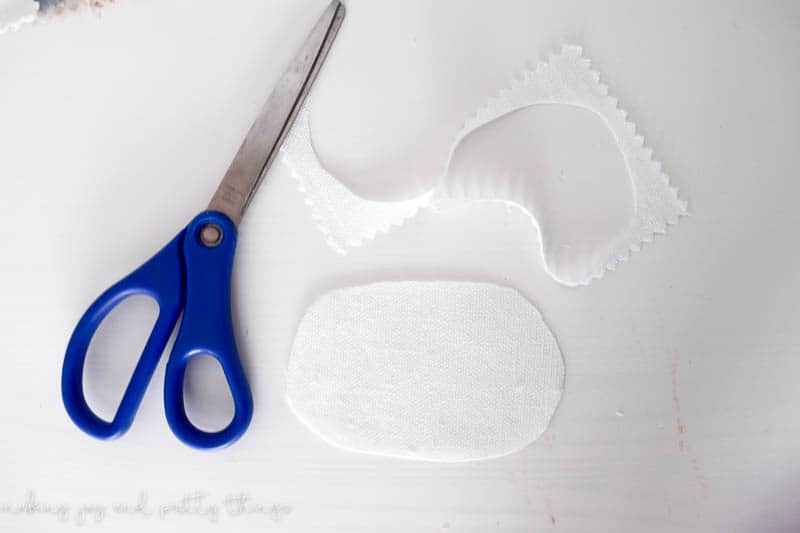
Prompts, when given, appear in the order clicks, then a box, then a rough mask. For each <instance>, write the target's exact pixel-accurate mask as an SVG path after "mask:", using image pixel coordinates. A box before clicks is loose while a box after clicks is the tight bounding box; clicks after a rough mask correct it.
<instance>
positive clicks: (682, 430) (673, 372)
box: [670, 353, 706, 493]
mask: <svg viewBox="0 0 800 533" xmlns="http://www.w3.org/2000/svg"><path fill="white" fill-rule="evenodd" d="M670 376H671V379H672V407H673V409H674V410H675V433H676V434H677V436H678V451H680V452H681V454H684V455H687V456H688V458H689V465H690V467H691V469H692V473H693V474H694V478H695V480H696V481H697V484H698V485H700V488H701V489H703V492H704V493H705V491H706V481H705V475H704V474H703V469H702V467H701V466H700V462H699V461H698V460H697V457H695V456H694V455H693V454H692V452H691V449H690V447H689V444H688V443H687V442H686V439H685V438H684V436H685V435H686V424H685V423H684V422H683V418H682V417H681V402H680V398H679V396H678V354H677V353H675V354H673V357H672V365H671V369H670Z"/></svg>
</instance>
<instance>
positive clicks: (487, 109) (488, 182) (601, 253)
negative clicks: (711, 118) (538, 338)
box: [282, 46, 687, 286]
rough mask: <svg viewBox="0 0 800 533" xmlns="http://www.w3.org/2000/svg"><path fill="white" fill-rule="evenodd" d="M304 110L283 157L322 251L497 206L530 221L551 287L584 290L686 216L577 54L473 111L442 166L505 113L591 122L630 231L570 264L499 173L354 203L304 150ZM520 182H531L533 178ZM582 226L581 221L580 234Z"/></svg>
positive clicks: (567, 50) (556, 59)
mask: <svg viewBox="0 0 800 533" xmlns="http://www.w3.org/2000/svg"><path fill="white" fill-rule="evenodd" d="M308 105H309V104H308V103H307V104H306V107H304V108H303V110H302V111H301V112H300V115H299V117H298V120H297V123H296V125H295V127H294V129H293V131H292V132H291V134H290V135H289V137H288V139H287V141H286V143H285V144H284V146H283V148H282V154H283V158H284V161H285V163H286V164H287V165H288V166H289V168H290V169H291V172H292V175H293V176H294V178H295V179H296V180H297V183H298V187H299V189H300V190H301V191H302V192H303V194H304V195H305V200H306V204H307V205H309V207H310V209H311V213H312V217H313V218H314V220H315V221H316V222H317V225H318V226H319V228H320V229H321V230H322V232H323V233H324V234H325V236H326V240H327V242H328V243H329V244H330V245H331V247H333V248H334V249H335V250H337V251H338V252H340V253H346V252H347V250H348V249H350V248H352V247H354V246H359V245H361V244H363V243H364V242H366V241H368V240H370V239H373V238H375V236H376V235H377V234H379V233H383V232H388V231H390V230H391V228H392V227H395V226H399V225H401V224H403V223H404V222H405V221H406V220H408V219H410V218H412V217H414V216H415V215H416V214H417V213H418V212H419V210H420V209H423V208H436V209H446V208H448V207H451V206H453V205H457V204H460V203H464V202H474V201H497V202H502V203H505V204H511V205H514V206H516V207H519V208H521V209H523V210H524V211H525V212H526V213H527V214H528V215H529V216H530V221H531V224H532V226H533V227H534V228H535V230H536V231H537V232H538V233H539V241H540V246H541V255H542V258H543V263H544V268H545V270H546V271H547V272H548V274H550V275H551V276H552V277H553V279H555V280H556V281H558V282H560V283H563V284H565V285H570V286H574V285H586V284H588V283H589V282H591V281H592V280H593V279H597V278H600V277H602V276H603V274H604V273H605V271H606V270H613V269H615V268H616V266H617V265H618V263H619V262H620V261H624V260H626V259H627V258H628V256H629V255H630V252H632V251H637V250H639V249H640V248H641V245H642V243H644V242H649V241H651V240H652V239H653V236H654V235H655V234H659V233H665V232H666V230H667V227H668V225H670V224H675V223H676V222H677V219H678V218H679V217H680V216H682V215H686V214H687V210H686V202H685V201H683V200H681V199H680V198H679V197H678V195H677V191H676V190H675V189H674V188H672V187H670V185H669V178H668V177H667V176H666V174H664V173H663V171H662V169H661V165H660V163H658V162H657V161H655V160H653V159H652V150H650V149H649V148H647V147H646V146H645V143H644V139H643V137H642V136H641V135H638V134H637V133H636V128H635V126H634V125H633V124H632V123H631V122H629V121H628V120H627V115H626V113H625V112H624V111H623V110H621V109H619V107H618V106H617V100H616V99H615V98H613V97H611V96H609V94H608V87H607V86H606V85H604V84H603V83H601V81H600V76H599V74H598V73H597V72H595V71H594V70H592V68H591V64H590V62H589V60H587V59H586V58H584V57H583V53H582V49H581V48H580V47H578V46H564V47H563V48H562V49H561V51H560V52H559V53H556V54H553V55H551V56H550V57H549V58H548V61H547V62H546V63H539V64H538V65H537V67H536V68H535V69H532V70H528V71H525V72H523V73H522V75H521V76H519V77H518V78H516V79H515V80H514V81H513V82H512V84H511V87H510V88H509V89H507V90H503V91H501V92H500V93H499V94H498V95H497V96H496V97H494V98H492V99H490V100H489V101H488V103H487V104H486V105H485V106H483V107H482V108H480V109H479V110H477V111H476V113H474V114H473V116H472V117H471V118H469V119H468V120H467V121H466V123H465V125H464V127H463V128H462V129H461V131H459V132H458V133H457V135H456V136H455V141H454V143H453V145H452V147H451V149H450V159H449V161H450V162H452V158H453V156H454V154H455V153H456V152H457V150H458V149H459V147H460V146H461V145H462V144H463V143H464V141H465V139H466V138H467V137H469V136H470V135H471V134H473V133H476V132H477V131H478V130H480V129H482V128H483V127H485V126H487V125H489V124H490V123H492V122H495V121H498V120H499V119H501V118H502V117H505V116H507V115H509V114H511V113H512V112H514V111H518V110H522V109H526V108H530V107H532V106H537V105H566V106H574V107H580V108H583V109H586V110H589V111H591V112H593V114H594V115H596V117H597V118H598V119H600V120H602V121H603V122H604V123H605V125H606V126H607V129H608V130H609V132H610V133H611V135H612V137H613V145H616V147H617V149H618V151H619V152H620V154H621V156H622V157H623V158H624V168H625V170H626V171H627V174H628V176H627V177H628V179H629V181H630V184H631V189H632V197H633V198H632V202H633V209H631V212H630V214H627V213H623V215H624V216H625V217H627V219H628V220H629V221H628V223H627V224H624V225H623V227H622V229H621V230H619V231H616V232H614V233H613V234H609V235H607V236H604V238H603V241H602V242H592V243H589V245H588V248H589V250H588V252H587V251H586V250H585V249H586V248H587V246H584V252H583V253H582V254H578V253H575V255H574V257H572V258H569V259H571V260H569V261H556V260H554V259H553V258H554V257H555V256H556V254H555V252H554V251H553V250H548V249H547V248H548V246H550V243H551V242H559V239H558V238H554V237H553V236H552V235H549V234H547V233H546V232H547V231H548V230H547V228H545V227H543V225H542V224H541V223H540V221H539V220H538V219H537V217H539V216H541V213H540V212H538V211H537V209H536V204H537V202H539V203H541V201H542V198H541V194H538V195H537V190H536V185H535V183H533V184H532V185H531V186H529V187H525V186H523V187H516V186H509V172H508V171H507V170H508V169H502V168H497V169H494V170H492V169H491V168H488V169H487V168H480V169H476V171H477V172H482V173H484V175H483V176H482V177H481V179H480V180H479V183H480V187H474V184H475V180H474V179H473V178H474V172H473V173H470V172H464V169H459V172H452V170H453V169H452V168H451V165H450V163H448V165H447V168H448V170H447V171H446V172H445V174H444V175H443V176H442V177H441V180H440V183H439V185H438V186H437V187H436V188H434V189H433V190H431V191H429V192H428V193H426V194H424V195H421V196H419V197H417V198H412V199H410V200H404V201H400V202H376V201H371V200H367V199H364V198H361V197H359V196H357V195H356V194H354V193H353V192H352V191H350V190H349V189H348V188H347V187H345V186H344V185H343V184H342V183H341V182H340V181H339V180H338V179H336V177H334V176H332V175H331V174H330V173H329V172H328V171H327V170H326V169H325V168H324V166H323V165H322V163H320V161H319V159H318V157H317V155H316V153H315V151H314V148H313V144H312V140H311V132H310V127H309V123H308V116H309V113H308ZM531 152H533V151H531ZM598 176H599V177H598V179H601V178H602V176H601V175H599V174H598ZM525 178H526V179H527V180H528V181H531V182H533V181H534V180H533V178H535V176H534V177H531V176H527V177H525ZM557 208H558V206H555V209H557ZM571 208H572V206H571V205H565V206H563V209H564V210H569V209H571ZM591 223H592V222H591V220H589V219H587V221H586V223H585V225H590V224H591ZM558 252H559V253H562V252H563V250H558ZM562 255H563V254H562Z"/></svg>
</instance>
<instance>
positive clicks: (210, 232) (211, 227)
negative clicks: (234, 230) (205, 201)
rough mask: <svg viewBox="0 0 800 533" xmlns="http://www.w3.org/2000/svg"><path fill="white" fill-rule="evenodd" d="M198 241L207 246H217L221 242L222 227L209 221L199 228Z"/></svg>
mask: <svg viewBox="0 0 800 533" xmlns="http://www.w3.org/2000/svg"><path fill="white" fill-rule="evenodd" d="M200 242H202V243H203V244H204V245H206V246H208V247H209V248H213V247H215V246H219V244H220V243H221V242H222V228H220V227H219V226H218V225H217V224H214V223H213V222H209V223H208V224H206V225H205V226H203V227H202V228H200Z"/></svg>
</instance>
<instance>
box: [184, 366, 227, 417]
mask: <svg viewBox="0 0 800 533" xmlns="http://www.w3.org/2000/svg"><path fill="white" fill-rule="evenodd" d="M183 408H184V411H185V412H186V417H187V418H188V419H189V421H190V422H191V423H192V425H194V426H195V427H196V428H197V429H201V430H203V431H207V432H217V431H222V430H223V429H225V428H226V427H228V426H229V425H230V423H231V422H232V421H233V417H234V414H235V411H236V408H235V405H234V403H233V395H232V393H231V389H230V384H229V383H228V379H227V378H226V377H225V373H224V371H223V369H222V365H220V363H219V361H217V360H216V358H214V357H212V356H211V355H209V354H201V355H198V356H195V357H193V358H192V359H191V360H190V361H189V362H188V364H187V366H186V374H185V376H184V379H183Z"/></svg>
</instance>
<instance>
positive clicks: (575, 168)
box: [442, 104, 634, 285]
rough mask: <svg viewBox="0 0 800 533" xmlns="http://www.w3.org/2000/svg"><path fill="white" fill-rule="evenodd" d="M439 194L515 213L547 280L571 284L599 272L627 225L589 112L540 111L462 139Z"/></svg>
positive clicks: (607, 134)
mask: <svg viewBox="0 0 800 533" xmlns="http://www.w3.org/2000/svg"><path fill="white" fill-rule="evenodd" d="M442 185H443V188H444V194H445V195H446V196H449V197H451V198H459V199H464V200H489V201H500V202H505V203H509V204H513V205H515V206H518V207H520V208H521V209H522V210H523V211H524V212H526V213H527V214H528V215H529V216H530V217H531V219H532V222H533V225H534V226H535V227H536V228H537V229H538V232H539V237H540V246H541V253H542V259H543V261H544V263H545V265H544V266H545V268H546V270H547V272H548V273H550V274H551V275H552V276H553V277H555V278H556V279H558V280H559V281H561V282H563V283H566V284H569V285H576V284H580V283H581V282H583V281H584V280H585V279H587V278H588V277H590V275H591V272H592V270H593V269H595V268H596V265H598V264H600V265H603V264H604V262H605V259H606V258H607V257H608V256H609V255H610V254H611V252H612V250H613V249H614V246H615V243H616V241H617V240H618V239H620V238H621V237H623V236H624V235H625V233H626V231H627V229H628V227H629V226H630V224H631V222H632V220H633V206H634V200H633V190H632V184H631V178H630V174H629V172H628V169H627V167H626V164H625V160H624V158H623V155H622V152H621V151H620V150H619V148H618V146H617V143H616V140H615V139H614V136H613V133H612V132H611V130H610V129H609V128H608V125H607V124H606V122H605V121H604V120H603V119H602V118H601V117H600V116H599V115H598V114H597V113H594V112H592V111H590V110H588V109H584V108H581V107H578V106H573V105H564V104H539V105H533V106H530V107H527V108H523V109H519V110H516V111H513V112H510V113H508V114H506V115H504V116H501V117H499V118H498V119H496V120H494V121H492V122H490V123H488V124H485V125H483V126H481V127H479V128H478V129H476V130H475V131H473V132H471V133H470V134H468V135H467V136H466V137H464V138H463V139H462V140H461V142H460V143H459V145H458V146H457V148H456V150H455V152H454V153H453V157H452V159H451V163H450V169H449V172H448V175H447V176H446V177H445V179H444V180H443V182H442Z"/></svg>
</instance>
